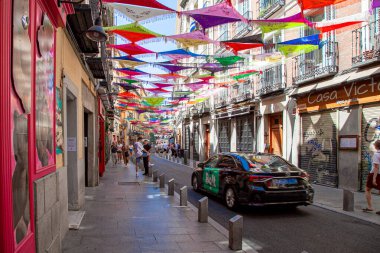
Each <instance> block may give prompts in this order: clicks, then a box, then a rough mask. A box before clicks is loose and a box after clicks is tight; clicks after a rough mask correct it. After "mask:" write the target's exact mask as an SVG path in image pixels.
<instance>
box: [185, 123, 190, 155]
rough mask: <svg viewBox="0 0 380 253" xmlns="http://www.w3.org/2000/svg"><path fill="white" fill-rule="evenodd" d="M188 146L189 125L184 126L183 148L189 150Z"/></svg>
mask: <svg viewBox="0 0 380 253" xmlns="http://www.w3.org/2000/svg"><path fill="white" fill-rule="evenodd" d="M189 148H190V126H189V125H186V126H185V149H186V150H189Z"/></svg>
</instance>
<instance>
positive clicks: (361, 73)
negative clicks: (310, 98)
mask: <svg viewBox="0 0 380 253" xmlns="http://www.w3.org/2000/svg"><path fill="white" fill-rule="evenodd" d="M379 74H380V67H376V68H370V69H366V70H362V69H357V70H356V71H355V72H350V73H347V74H340V75H336V76H334V78H332V79H330V80H327V81H323V82H319V83H314V84H311V85H307V86H302V87H298V88H296V89H295V90H294V91H293V92H292V93H291V94H290V96H300V95H304V94H306V93H310V92H311V91H313V92H314V91H319V90H324V89H329V88H331V87H333V86H340V85H342V84H345V83H350V82H354V81H359V80H364V79H369V78H371V77H373V76H375V75H379Z"/></svg>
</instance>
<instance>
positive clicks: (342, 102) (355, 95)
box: [297, 82, 380, 112]
mask: <svg viewBox="0 0 380 253" xmlns="http://www.w3.org/2000/svg"><path fill="white" fill-rule="evenodd" d="M376 101H380V82H378V83H359V84H355V83H351V84H349V85H345V86H340V87H337V88H336V89H330V90H324V91H319V92H311V93H309V94H308V96H307V97H303V98H300V99H299V100H298V103H297V104H298V110H299V112H309V111H317V110H323V109H332V108H338V107H343V106H349V105H355V104H365V103H371V102H376Z"/></svg>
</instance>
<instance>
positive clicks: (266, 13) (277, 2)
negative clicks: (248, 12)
mask: <svg viewBox="0 0 380 253" xmlns="http://www.w3.org/2000/svg"><path fill="white" fill-rule="evenodd" d="M284 5H285V0H259V1H257V6H258V8H257V9H258V10H259V13H258V18H259V19H266V18H269V17H270V16H272V15H273V14H274V13H275V12H276V11H278V10H279V9H281V8H282V6H284Z"/></svg>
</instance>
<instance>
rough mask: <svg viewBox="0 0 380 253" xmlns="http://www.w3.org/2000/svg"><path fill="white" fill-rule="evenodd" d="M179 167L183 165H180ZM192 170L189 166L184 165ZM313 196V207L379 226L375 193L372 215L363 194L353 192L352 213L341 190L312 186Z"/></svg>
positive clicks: (379, 198) (378, 197)
mask: <svg viewBox="0 0 380 253" xmlns="http://www.w3.org/2000/svg"><path fill="white" fill-rule="evenodd" d="M156 157H158V158H161V159H165V160H167V161H171V162H173V161H172V160H170V159H166V158H165V157H164V156H163V155H161V156H160V155H158V154H156ZM189 163H190V164H195V162H193V161H189ZM180 164H181V165H184V164H182V163H180ZM184 166H187V167H189V168H190V169H192V167H191V166H188V165H184ZM313 187H314V190H315V195H314V203H313V204H314V205H315V206H318V207H321V208H325V209H328V210H331V211H334V212H338V213H341V214H345V215H348V216H351V217H355V218H357V219H361V220H365V221H368V222H371V223H374V224H377V225H380V215H377V214H376V213H375V212H376V211H380V195H379V194H376V193H375V192H376V191H373V194H372V204H373V207H374V209H375V211H374V212H372V213H365V212H363V211H362V209H363V208H365V207H367V201H366V199H365V194H364V192H355V193H354V199H355V205H354V206H355V209H354V211H353V212H346V211H343V190H342V189H337V188H332V187H326V186H321V185H315V184H313Z"/></svg>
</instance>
